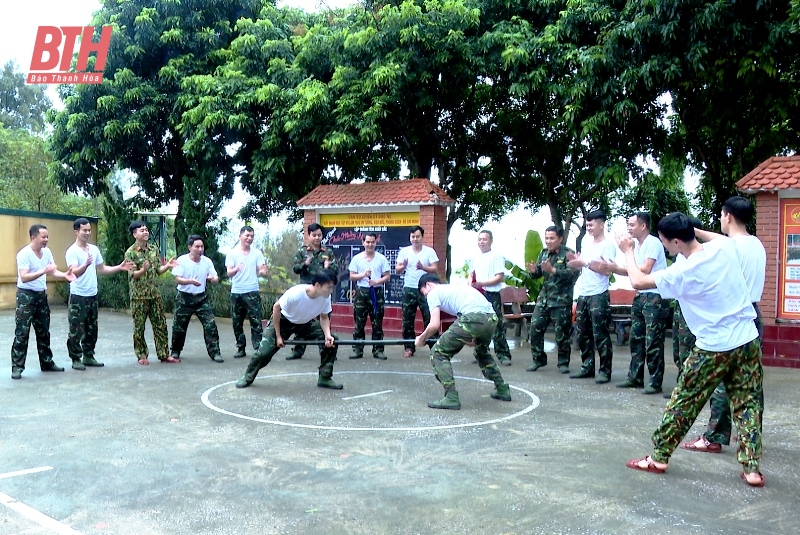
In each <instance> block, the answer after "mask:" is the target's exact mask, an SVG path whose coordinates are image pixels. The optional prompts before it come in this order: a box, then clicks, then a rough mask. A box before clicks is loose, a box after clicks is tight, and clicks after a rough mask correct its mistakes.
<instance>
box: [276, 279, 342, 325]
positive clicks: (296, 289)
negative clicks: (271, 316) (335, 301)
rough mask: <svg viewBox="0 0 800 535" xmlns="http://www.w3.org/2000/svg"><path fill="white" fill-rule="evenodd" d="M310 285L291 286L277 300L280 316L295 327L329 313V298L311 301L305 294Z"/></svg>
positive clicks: (318, 298)
mask: <svg viewBox="0 0 800 535" xmlns="http://www.w3.org/2000/svg"><path fill="white" fill-rule="evenodd" d="M310 286H311V285H310V284H298V285H297V286H292V287H291V288H289V289H288V290H286V292H284V294H283V295H282V296H281V297H280V299H278V303H280V305H281V314H283V317H284V318H286V319H287V320H289V321H291V322H292V323H294V324H295V325H303V324H305V323H308V322H309V321H311V320H313V319H314V318H316V317H317V316H319V315H322V314H328V313H330V312H331V298H330V296H328V297H317V298H315V299H311V298H310V297H309V296H308V294H307V293H306V288H308V287H310Z"/></svg>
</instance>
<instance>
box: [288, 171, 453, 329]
mask: <svg viewBox="0 0 800 535" xmlns="http://www.w3.org/2000/svg"><path fill="white" fill-rule="evenodd" d="M454 204H455V201H454V200H453V199H451V198H450V197H449V196H448V195H447V194H446V193H445V192H444V190H442V189H441V188H440V187H439V186H437V185H436V184H433V183H432V182H431V181H430V180H427V179H422V178H415V179H409V180H391V181H382V182H365V183H362V184H345V185H323V186H317V187H316V188H314V189H313V190H312V191H311V192H310V193H309V194H308V195H306V196H305V197H303V198H302V199H300V200H298V201H297V206H298V208H301V209H303V210H304V214H305V216H304V220H303V225H304V226H303V229H304V233H305V231H306V229H308V225H310V224H311V223H319V224H320V225H322V226H323V227H324V228H325V235H324V236H323V245H324V246H325V247H328V248H331V249H333V251H334V254H335V255H336V258H337V261H338V263H339V279H340V282H339V286H338V287H337V290H336V293H335V295H333V296H332V300H333V303H334V304H333V316H332V317H331V324H332V327H333V328H334V329H335V330H337V331H339V332H346V331H348V330H352V328H353V307H352V304H351V295H352V289H353V287H354V283H351V282H350V280H349V278H348V277H349V272H348V270H347V266H348V265H349V264H350V259H351V258H352V257H353V256H355V255H356V254H358V253H360V252H361V251H362V250H363V246H362V244H361V241H362V239H363V237H364V233H366V232H375V233H376V234H377V235H378V246H377V247H376V249H377V250H378V252H380V253H382V254H383V255H385V256H386V258H387V259H388V260H389V263H390V265H391V268H392V274H391V278H390V280H389V282H388V283H387V284H386V289H385V300H386V311H385V314H384V320H383V330H384V335H385V337H386V338H398V337H400V336H401V333H402V314H401V304H402V298H403V276H402V275H398V274H396V273H395V272H394V265H395V261H396V259H397V253H398V251H399V250H400V248H402V247H405V246H407V245H410V242H409V234H410V230H411V228H412V227H414V226H416V225H420V226H421V227H423V228H424V229H425V236H424V239H423V243H424V244H425V245H427V246H429V247H432V248H433V249H434V250H435V251H436V254H437V256H438V257H439V273H440V274H441V273H445V272H446V266H445V262H446V258H447V210H448V209H449V208H452V206H453V205H454ZM306 238H307V235H306ZM367 329H368V330H369V324H367ZM421 330H422V322H421V316H419V314H418V319H417V332H420V331H421Z"/></svg>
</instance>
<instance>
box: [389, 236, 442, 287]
mask: <svg viewBox="0 0 800 535" xmlns="http://www.w3.org/2000/svg"><path fill="white" fill-rule="evenodd" d="M403 260H407V261H408V262H407V264H406V269H405V270H404V271H403V275H404V278H403V288H414V289H415V290H416V289H417V288H418V284H419V279H420V277H422V276H423V275H424V274H425V273H426V271H425V270H423V269H417V262H418V261H419V262H422V265H423V266H426V267H427V266H430V265H431V264H433V263H435V262H438V261H439V256H438V255H437V254H436V251H434V250H433V248H431V247H428V246H427V245H423V246H422V250H421V251H420V252H419V253H416V252H414V246H413V245H409V246H408V247H403V248H402V249H400V252H398V253H397V262H398V263H400V262H402V261H403Z"/></svg>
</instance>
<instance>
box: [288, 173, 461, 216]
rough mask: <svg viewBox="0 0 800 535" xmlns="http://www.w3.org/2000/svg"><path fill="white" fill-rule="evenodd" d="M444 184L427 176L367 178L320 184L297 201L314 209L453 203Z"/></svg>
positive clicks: (307, 207)
mask: <svg viewBox="0 0 800 535" xmlns="http://www.w3.org/2000/svg"><path fill="white" fill-rule="evenodd" d="M454 203H455V201H454V200H453V199H451V198H450V197H449V196H448V195H447V194H446V193H445V192H444V190H443V189H442V188H440V187H439V186H437V185H436V184H434V183H432V182H431V181H430V180H428V179H427V178H411V179H408V180H387V181H381V182H364V183H363V184H331V185H323V186H317V187H316V188H314V189H313V190H311V192H309V193H308V195H306V196H305V197H303V198H301V199H300V200H298V201H297V207H298V208H302V209H306V210H308V209H315V208H321V207H325V206H406V205H431V204H434V205H436V204H440V205H448V206H449V205H451V204H454Z"/></svg>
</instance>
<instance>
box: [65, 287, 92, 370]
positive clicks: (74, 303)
mask: <svg viewBox="0 0 800 535" xmlns="http://www.w3.org/2000/svg"><path fill="white" fill-rule="evenodd" d="M67 321H68V323H69V336H68V337H67V352H68V353H69V358H71V359H72V360H73V361H76V360H81V358H86V359H89V358H94V347H95V345H97V296H96V295H93V296H91V297H83V296H80V295H70V296H69V308H68V309H67Z"/></svg>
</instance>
